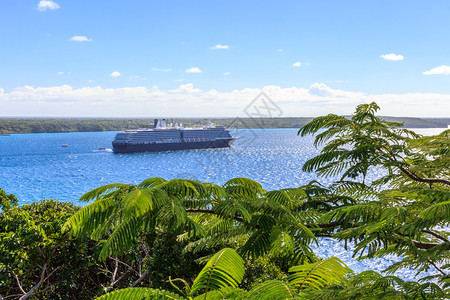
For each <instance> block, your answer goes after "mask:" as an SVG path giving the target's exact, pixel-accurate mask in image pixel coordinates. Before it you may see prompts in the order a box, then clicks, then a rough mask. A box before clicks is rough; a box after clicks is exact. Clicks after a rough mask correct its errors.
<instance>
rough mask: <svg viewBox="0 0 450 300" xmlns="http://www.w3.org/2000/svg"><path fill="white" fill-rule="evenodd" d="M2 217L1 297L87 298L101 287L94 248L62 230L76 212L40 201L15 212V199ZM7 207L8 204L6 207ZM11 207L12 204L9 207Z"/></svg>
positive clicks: (16, 209) (0, 245) (69, 204)
mask: <svg viewBox="0 0 450 300" xmlns="http://www.w3.org/2000/svg"><path fill="white" fill-rule="evenodd" d="M8 199H11V200H12V201H10V202H9V203H8V205H4V209H3V211H2V212H1V213H0V295H4V299H7V298H11V297H17V298H19V297H20V299H27V298H29V297H39V298H46V299H49V298H65V299H68V298H77V299H83V298H89V295H90V293H92V291H93V290H94V291H95V287H96V286H97V283H96V282H95V279H93V278H92V277H93V276H92V275H93V274H95V271H94V272H92V271H93V270H95V269H96V268H95V267H96V264H95V261H93V259H92V257H91V255H92V251H91V253H89V252H90V249H91V250H92V248H93V246H94V245H93V244H92V243H90V249H89V243H88V242H87V241H86V240H73V239H69V238H68V236H67V235H66V234H62V233H61V226H62V225H63V224H64V222H65V221H66V220H67V219H68V218H69V216H71V215H72V214H73V213H74V212H75V211H76V210H77V209H78V208H77V207H76V206H74V205H73V204H71V203H62V202H58V201H56V200H42V201H40V202H34V203H32V204H25V205H22V206H17V205H16V203H17V201H16V198H15V197H13V196H11V195H10V196H9V197H8ZM3 203H5V202H3ZM11 203H13V204H11Z"/></svg>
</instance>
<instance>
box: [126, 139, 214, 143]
mask: <svg viewBox="0 0 450 300" xmlns="http://www.w3.org/2000/svg"><path fill="white" fill-rule="evenodd" d="M209 140H210V139H208V138H185V139H161V140H156V141H148V139H147V140H146V142H143V143H142V141H139V140H134V139H133V140H131V141H130V142H140V143H141V144H165V143H181V142H207V141H209Z"/></svg>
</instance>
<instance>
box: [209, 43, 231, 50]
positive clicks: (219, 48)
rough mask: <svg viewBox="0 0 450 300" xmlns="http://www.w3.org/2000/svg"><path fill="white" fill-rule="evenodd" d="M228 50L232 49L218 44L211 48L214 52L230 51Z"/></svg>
mask: <svg viewBox="0 0 450 300" xmlns="http://www.w3.org/2000/svg"><path fill="white" fill-rule="evenodd" d="M228 48H230V47H229V46H228V45H221V44H217V45H215V46H212V47H210V48H209V49H212V50H225V49H228Z"/></svg>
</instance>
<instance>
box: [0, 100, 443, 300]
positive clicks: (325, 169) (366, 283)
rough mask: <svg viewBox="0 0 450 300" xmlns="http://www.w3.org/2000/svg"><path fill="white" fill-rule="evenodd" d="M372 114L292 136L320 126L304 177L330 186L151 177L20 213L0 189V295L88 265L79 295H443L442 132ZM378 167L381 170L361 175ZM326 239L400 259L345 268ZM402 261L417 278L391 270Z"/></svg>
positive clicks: (370, 110)
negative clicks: (323, 245) (322, 252)
mask: <svg viewBox="0 0 450 300" xmlns="http://www.w3.org/2000/svg"><path fill="white" fill-rule="evenodd" d="M378 109H379V108H378V106H377V105H376V104H375V103H371V104H364V105H360V106H358V107H357V108H356V111H355V113H354V115H352V116H351V117H350V118H349V117H341V116H337V115H327V116H323V117H318V118H315V119H313V120H311V121H310V122H309V123H307V124H306V125H305V126H303V127H302V128H301V129H300V130H299V135H301V136H304V135H307V134H315V135H316V139H315V144H316V146H318V147H320V151H321V152H320V154H319V155H317V156H316V157H313V158H312V159H310V160H309V161H307V162H306V163H305V164H304V167H303V171H305V172H317V174H319V175H321V176H329V175H334V176H339V180H338V181H336V182H334V183H333V184H332V185H330V186H328V187H324V186H322V185H321V184H320V183H319V182H311V183H309V184H307V185H304V186H300V187H295V188H288V189H280V190H274V191H266V190H264V189H263V188H262V186H261V184H259V183H258V182H255V181H253V180H250V179H247V178H234V179H231V180H229V181H227V182H226V183H225V184H223V185H216V184H212V183H202V182H198V181H194V180H184V179H173V180H165V179H163V178H149V179H147V180H145V181H143V182H141V183H140V184H138V185H133V184H126V183H113V184H108V185H105V186H102V187H99V188H96V189H94V190H92V191H90V192H87V193H86V194H84V195H83V196H82V197H81V199H80V200H82V201H87V202H91V203H90V204H87V205H86V206H84V207H82V208H79V209H78V208H75V207H73V206H71V205H70V204H61V203H58V202H56V201H53V200H47V201H44V202H41V203H35V204H32V205H23V206H21V207H19V206H17V200H16V199H15V198H14V197H13V196H11V195H9V196H8V195H6V194H5V193H4V192H3V193H0V200H1V202H0V204H1V205H2V208H3V212H2V215H1V220H0V240H1V244H0V251H1V253H0V254H2V255H1V256H0V260H1V262H0V276H1V277H0V294H1V293H3V294H4V295H11V294H14V293H16V295H21V296H23V295H26V294H27V293H28V292H29V291H32V294H33V295H48V297H47V298H58V297H61V298H65V297H67V298H68V297H72V296H73V295H75V294H73V295H72V293H71V292H70V293H68V292H67V291H71V289H75V288H81V287H82V285H81V283H80V282H83V284H84V279H85V281H86V282H88V280H89V279H88V278H85V277H84V276H88V275H86V270H89V272H90V273H91V274H93V273H95V274H99V276H97V281H96V282H95V284H92V285H91V286H89V287H86V293H85V294H79V297H78V299H81V298H89V297H95V296H100V295H102V294H104V295H103V296H101V297H100V299H130V298H135V299H249V298H250V299H361V298H367V299H418V298H421V299H443V298H450V295H449V290H448V287H449V285H450V278H449V276H448V269H449V268H450V264H449V258H450V257H449V250H450V241H449V232H448V224H449V222H450V169H449V166H450V150H449V149H450V130H446V131H444V132H442V133H441V134H439V135H437V136H432V137H422V136H419V135H417V134H416V133H414V132H412V131H410V130H407V129H402V128H401V127H400V126H401V124H398V123H395V122H388V121H385V120H382V119H380V118H379V117H377V116H376V115H375V113H376V112H377V110H378ZM374 170H376V171H377V173H378V174H380V173H383V172H384V173H383V174H384V175H383V176H381V177H379V178H377V179H376V180H373V181H370V180H368V178H370V176H369V175H370V174H371V172H373V171H374ZM51 215H55V217H54V218H51V219H50V217H49V216H51ZM49 224H53V225H52V226H49ZM322 237H327V238H334V239H337V240H340V241H343V242H345V243H346V244H348V243H353V244H354V245H355V247H354V256H355V257H358V258H359V259H366V258H377V257H383V256H385V255H388V254H394V255H397V256H398V257H399V260H398V262H396V263H394V264H392V265H391V266H389V267H388V268H387V270H386V273H385V274H383V275H382V274H379V273H376V272H374V271H370V270H368V271H365V272H362V273H359V274H354V273H353V272H352V271H351V270H350V269H349V268H348V267H347V266H346V265H345V264H344V263H343V262H342V261H340V260H339V259H338V258H335V257H331V258H328V259H322V258H319V257H316V256H315V254H314V253H313V252H312V250H311V245H313V244H317V245H319V246H320V240H321V238H322ZM86 241H89V242H88V243H87V244H86ZM17 245H20V247H18V246H17ZM90 245H91V246H90ZM74 248H76V249H77V250H78V251H79V253H76V252H75V251H73V249H74ZM55 249H56V250H55ZM83 249H84V250H83ZM69 250H70V251H72V252H70V251H69ZM69 252H70V253H69ZM74 253H75V254H74ZM59 255H61V256H63V257H70V261H67V260H66V261H59V260H58V259H59V258H58V257H60V256H59ZM72 260H73V262H72ZM69 266H70V267H71V268H73V271H72V272H71V273H70V274H65V276H63V275H58V274H57V272H62V270H63V269H66V268H69ZM81 266H83V267H81ZM261 266H262V267H261ZM266 266H267V267H268V268H264V267H266ZM402 268H407V269H414V270H415V271H416V272H417V277H416V280H415V281H408V282H406V281H404V280H402V279H401V278H399V277H396V276H395V271H397V270H399V269H402ZM83 271H84V272H83ZM424 271H430V272H432V273H433V274H435V275H433V276H431V277H430V276H428V277H422V276H423V275H422V273H423V272H424ZM42 274H44V275H42ZM91 276H92V275H91ZM39 278H44V279H43V280H41V281H42V283H41V285H38V284H39V282H41V281H40V280H39ZM83 278H84V279H83ZM80 280H81V281H80ZM44 283H45V284H44ZM36 285H38V286H37V287H36ZM25 286H26V287H27V288H24V287H25ZM44 286H45V287H44ZM47 287H48V288H47ZM88 289H90V290H89V291H87V290H88ZM64 291H66V294H64ZM107 292H109V293H107ZM39 293H42V294H39ZM44 293H48V294H44ZM74 293H75V292H74ZM89 293H90V294H89ZM105 293H107V294H105ZM88 294H89V296H88Z"/></svg>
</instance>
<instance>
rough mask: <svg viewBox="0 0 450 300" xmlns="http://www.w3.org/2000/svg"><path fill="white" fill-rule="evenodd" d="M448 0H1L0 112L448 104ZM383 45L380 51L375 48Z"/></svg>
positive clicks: (420, 110)
mask: <svg viewBox="0 0 450 300" xmlns="http://www.w3.org/2000/svg"><path fill="white" fill-rule="evenodd" d="M449 15H450V1H336V0H335V1H115V0H112V1H85V0H79V1H63V0H55V1H46V0H44V1H40V0H33V1H32V0H27V1H17V0H2V1H1V2H0V37H1V46H0V116H126V117H132V116H136V117H138V116H149V117H152V116H165V115H169V116H185V117H194V116H229V117H234V116H237V115H240V114H242V110H243V109H244V108H245V107H246V105H247V104H248V103H250V102H251V100H252V99H253V98H254V97H256V96H257V95H258V93H259V92H261V91H265V92H266V93H267V94H268V95H269V97H271V98H272V100H273V101H274V102H276V103H278V104H279V106H280V107H281V109H282V110H283V113H284V115H285V116H314V115H320V114H326V113H329V112H334V113H347V114H348V113H351V112H352V110H353V107H354V106H355V105H356V104H358V103H361V102H368V101H372V100H375V101H377V102H379V104H380V105H381V106H382V109H383V110H382V113H384V114H389V115H397V116H430V117H449V111H450V30H449V29H450V18H449V17H448V16H449ZM383 57H384V58H383Z"/></svg>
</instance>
